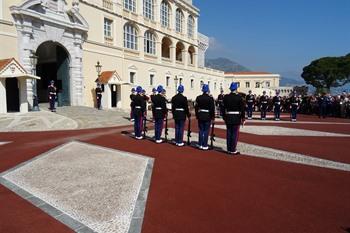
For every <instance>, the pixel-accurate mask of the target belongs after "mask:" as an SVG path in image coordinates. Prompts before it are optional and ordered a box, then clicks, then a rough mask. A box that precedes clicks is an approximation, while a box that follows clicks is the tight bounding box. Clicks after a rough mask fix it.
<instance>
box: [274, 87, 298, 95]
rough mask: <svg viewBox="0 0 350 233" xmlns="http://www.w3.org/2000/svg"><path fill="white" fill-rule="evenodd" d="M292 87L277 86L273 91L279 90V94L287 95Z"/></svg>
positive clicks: (290, 92)
mask: <svg viewBox="0 0 350 233" xmlns="http://www.w3.org/2000/svg"><path fill="white" fill-rule="evenodd" d="M293 90H294V87H277V88H276V89H275V91H279V92H280V96H282V97H288V96H290V95H291V94H292V93H293Z"/></svg>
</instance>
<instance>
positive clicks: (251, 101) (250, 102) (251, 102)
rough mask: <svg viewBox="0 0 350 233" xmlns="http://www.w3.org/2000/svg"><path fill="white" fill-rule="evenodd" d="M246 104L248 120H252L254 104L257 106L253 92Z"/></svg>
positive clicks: (248, 96) (250, 93) (247, 97)
mask: <svg viewBox="0 0 350 233" xmlns="http://www.w3.org/2000/svg"><path fill="white" fill-rule="evenodd" d="M245 99H246V103H247V115H248V120H251V119H252V117H253V109H254V104H255V97H254V95H253V94H252V91H251V90H249V94H248V95H247V96H246V98H245Z"/></svg>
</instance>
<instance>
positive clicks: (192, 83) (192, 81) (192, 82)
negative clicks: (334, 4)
mask: <svg viewBox="0 0 350 233" xmlns="http://www.w3.org/2000/svg"><path fill="white" fill-rule="evenodd" d="M191 88H194V80H193V79H191Z"/></svg>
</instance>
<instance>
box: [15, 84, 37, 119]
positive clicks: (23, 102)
mask: <svg viewBox="0 0 350 233" xmlns="http://www.w3.org/2000/svg"><path fill="white" fill-rule="evenodd" d="M17 80H18V84H19V111H20V112H21V113H26V112H28V99H27V83H28V81H30V82H32V81H33V80H32V79H28V80H27V79H25V78H18V79H17ZM32 102H33V100H31V102H30V103H32Z"/></svg>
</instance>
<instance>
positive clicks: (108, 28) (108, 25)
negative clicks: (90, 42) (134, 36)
mask: <svg viewBox="0 0 350 233" xmlns="http://www.w3.org/2000/svg"><path fill="white" fill-rule="evenodd" d="M112 24H113V21H112V20H110V19H107V18H105V19H104V35H105V37H108V38H112Z"/></svg>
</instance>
